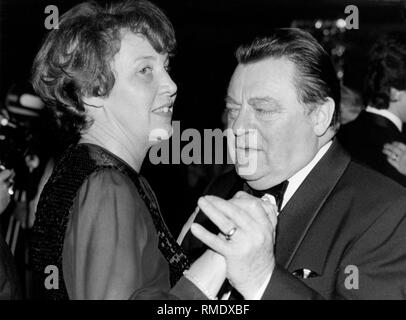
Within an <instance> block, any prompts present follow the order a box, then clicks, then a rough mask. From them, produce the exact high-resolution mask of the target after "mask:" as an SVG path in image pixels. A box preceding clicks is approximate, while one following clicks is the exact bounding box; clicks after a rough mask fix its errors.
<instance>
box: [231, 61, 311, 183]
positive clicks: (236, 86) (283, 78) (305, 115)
mask: <svg viewBox="0 0 406 320" xmlns="http://www.w3.org/2000/svg"><path fill="white" fill-rule="evenodd" d="M294 75H295V65H294V63H292V62H291V61H289V60H287V59H284V58H281V59H272V58H270V59H266V60H263V61H260V62H255V63H250V64H244V65H243V64H240V65H238V66H237V68H236V70H235V72H234V74H233V76H232V78H231V81H230V85H229V88H228V93H227V98H226V104H227V106H226V107H227V109H228V127H229V128H231V129H232V130H233V132H234V135H235V137H236V138H235V152H236V159H237V163H236V169H237V172H238V173H239V174H240V176H242V177H243V178H244V179H245V180H247V182H248V184H249V185H250V186H251V187H253V188H255V189H258V190H261V189H266V188H269V187H272V186H274V185H276V184H278V183H280V182H282V181H284V180H286V179H288V178H290V177H291V176H293V175H294V174H295V173H296V172H298V171H299V170H300V169H302V168H303V167H305V166H306V165H307V164H308V163H309V162H310V161H311V160H312V158H313V157H314V156H315V155H316V153H317V151H318V137H317V135H316V134H315V132H314V121H313V120H312V117H311V115H310V114H309V111H308V109H307V108H306V106H304V105H303V104H301V103H300V102H299V99H298V95H297V92H296V88H295V86H294ZM250 129H251V132H252V131H254V132H256V136H257V137H256V144H254V145H253V144H251V145H249V146H247V145H246V142H247V141H248V137H249V136H250V133H247V132H244V131H245V130H250ZM252 129H254V130H252ZM231 152H233V150H231ZM247 159H248V161H251V162H252V161H256V170H254V171H253V172H250V173H248V174H245V173H243V171H242V170H241V167H242V165H241V163H244V162H246V161H247ZM251 166H252V165H251V163H250V167H251Z"/></svg>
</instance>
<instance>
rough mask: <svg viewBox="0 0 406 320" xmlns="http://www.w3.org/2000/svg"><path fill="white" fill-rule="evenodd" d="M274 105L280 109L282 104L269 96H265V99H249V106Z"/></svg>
mask: <svg viewBox="0 0 406 320" xmlns="http://www.w3.org/2000/svg"><path fill="white" fill-rule="evenodd" d="M264 103H265V104H272V105H274V106H276V107H280V106H281V104H280V102H279V101H278V100H276V99H275V98H272V97H269V96H265V97H254V98H250V99H248V104H249V105H250V106H254V105H257V104H264Z"/></svg>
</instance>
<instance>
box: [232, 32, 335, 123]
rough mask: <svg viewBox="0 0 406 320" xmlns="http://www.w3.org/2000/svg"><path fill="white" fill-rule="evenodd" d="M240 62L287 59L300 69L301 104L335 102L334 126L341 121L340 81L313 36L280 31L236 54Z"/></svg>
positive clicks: (297, 86)
mask: <svg viewBox="0 0 406 320" xmlns="http://www.w3.org/2000/svg"><path fill="white" fill-rule="evenodd" d="M236 57H237V60H238V63H241V64H248V63H254V62H258V61H261V60H264V59H267V58H286V59H288V60H290V61H291V62H293V63H294V64H295V66H296V70H297V74H296V76H295V79H294V82H295V87H296V90H297V93H298V97H299V100H300V102H301V103H303V104H305V105H307V106H309V108H311V107H313V106H315V105H319V104H321V103H323V102H325V101H326V99H327V98H328V97H330V98H331V99H333V100H334V103H335V110H334V115H333V118H332V120H331V124H330V126H331V127H333V128H337V127H338V124H339V122H340V99H341V93H340V81H339V80H338V77H337V74H336V71H335V69H334V66H333V64H332V62H331V59H330V57H329V55H328V53H327V52H326V51H325V50H324V49H323V47H322V46H321V45H320V44H319V43H318V42H317V40H316V39H315V38H313V36H312V35H311V34H310V33H308V32H305V31H303V30H300V29H296V28H284V29H276V30H275V31H274V32H273V33H272V34H271V35H270V36H267V37H263V38H256V39H255V40H254V41H253V42H251V43H250V44H248V45H242V46H240V47H239V48H238V49H237V51H236Z"/></svg>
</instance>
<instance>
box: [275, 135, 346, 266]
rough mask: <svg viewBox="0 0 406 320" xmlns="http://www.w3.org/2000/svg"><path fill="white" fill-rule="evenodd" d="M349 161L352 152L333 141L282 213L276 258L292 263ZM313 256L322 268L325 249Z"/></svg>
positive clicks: (278, 260)
mask: <svg viewBox="0 0 406 320" xmlns="http://www.w3.org/2000/svg"><path fill="white" fill-rule="evenodd" d="M349 162H350V157H349V155H348V154H347V153H346V152H345V151H344V150H343V149H342V147H341V146H340V145H339V143H338V142H337V141H334V142H333V144H332V145H331V147H330V149H329V150H328V151H327V153H326V154H325V155H324V157H323V158H322V159H321V160H320V161H319V163H318V164H317V165H316V166H315V167H314V168H313V170H312V171H311V172H310V173H309V175H308V176H307V177H306V179H305V180H304V181H303V183H302V184H301V185H300V187H299V188H298V190H297V191H296V192H295V194H294V195H293V197H292V198H291V199H290V200H289V202H288V203H287V204H286V206H285V207H284V208H283V210H282V211H281V213H280V214H279V220H278V226H277V232H276V246H275V256H276V261H277V263H278V264H279V265H282V266H284V267H285V268H286V269H287V268H288V267H289V265H290V263H291V262H292V259H293V257H294V256H295V254H296V252H297V250H298V248H299V247H300V245H301V243H302V242H303V239H304V238H305V236H306V233H307V231H308V230H309V228H310V227H311V225H312V223H313V221H314V219H315V218H316V216H317V214H318V213H319V211H320V209H321V208H322V207H323V205H324V203H325V201H326V200H327V198H328V197H329V195H330V194H331V192H332V191H333V189H334V187H335V185H336V184H337V182H338V180H339V179H340V178H341V176H342V175H343V173H344V171H345V169H346V168H347V166H348V164H349ZM311 259H312V261H313V262H312V265H313V267H314V268H315V269H320V268H321V265H322V262H323V261H324V253H322V252H317V254H315V255H314V257H313V256H312V257H311ZM314 271H316V272H317V271H320V270H314Z"/></svg>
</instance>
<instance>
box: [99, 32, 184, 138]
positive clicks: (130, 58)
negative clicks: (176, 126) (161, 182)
mask: <svg viewBox="0 0 406 320" xmlns="http://www.w3.org/2000/svg"><path fill="white" fill-rule="evenodd" d="M168 64H169V60H168V55H167V54H159V53H157V52H156V51H155V50H154V48H153V47H152V46H151V44H150V43H149V41H148V40H146V39H145V38H143V37H141V36H138V35H136V34H134V33H131V32H126V33H124V35H123V37H122V40H121V47H120V51H119V52H118V53H117V54H116V56H115V57H114V59H113V61H112V70H113V72H114V75H115V83H114V86H113V88H112V90H111V92H110V94H109V96H108V97H107V98H105V100H104V102H103V105H104V108H105V110H106V112H107V116H108V121H109V122H110V123H113V125H114V128H115V130H116V131H120V132H121V133H124V135H126V136H127V137H129V139H130V140H132V141H134V140H135V141H136V143H141V144H142V145H145V144H148V145H151V144H153V143H154V142H153V141H151V137H150V134H151V133H152V132H158V133H159V132H162V131H164V132H166V133H170V132H171V120H172V105H173V102H174V100H175V97H176V89H177V88H176V85H175V83H174V82H173V81H172V79H171V78H170V76H169V74H168V72H167V67H168Z"/></svg>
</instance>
